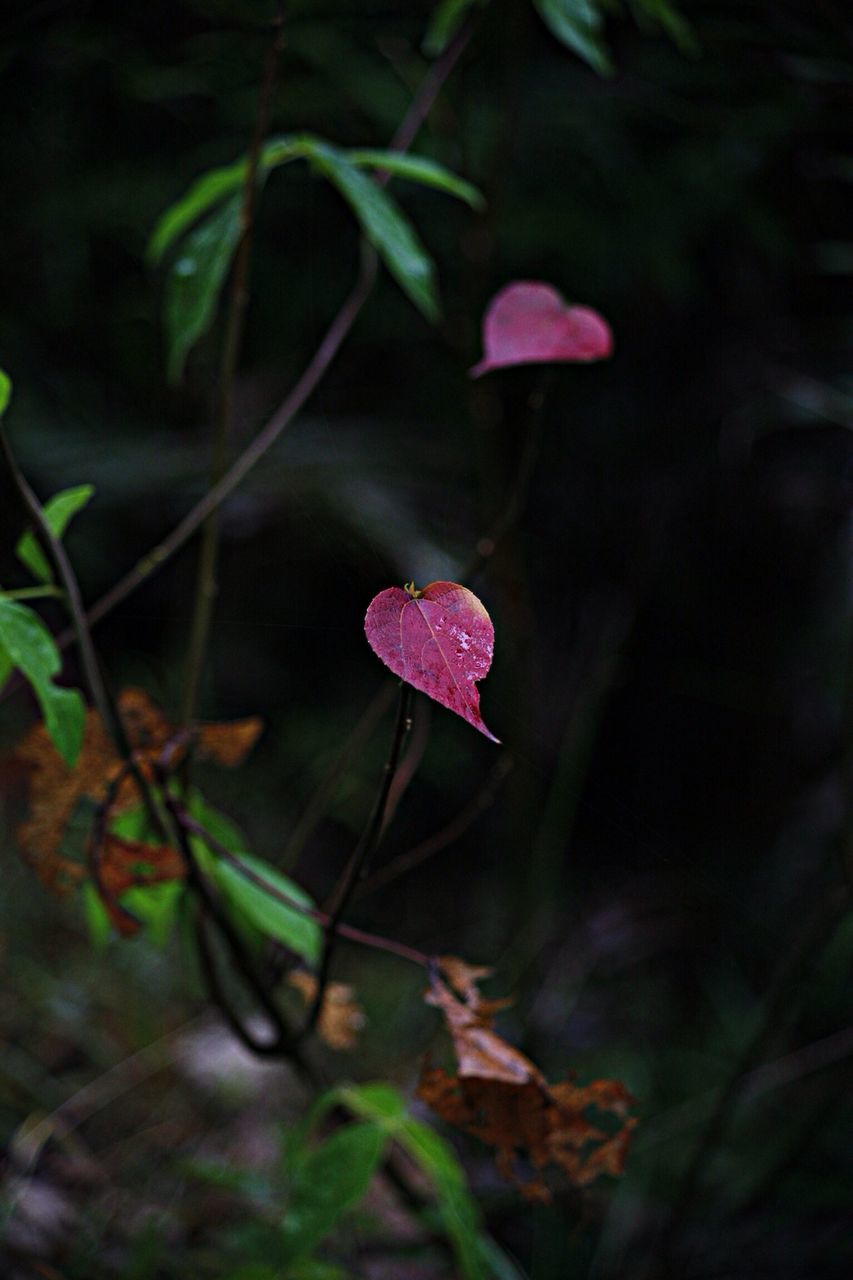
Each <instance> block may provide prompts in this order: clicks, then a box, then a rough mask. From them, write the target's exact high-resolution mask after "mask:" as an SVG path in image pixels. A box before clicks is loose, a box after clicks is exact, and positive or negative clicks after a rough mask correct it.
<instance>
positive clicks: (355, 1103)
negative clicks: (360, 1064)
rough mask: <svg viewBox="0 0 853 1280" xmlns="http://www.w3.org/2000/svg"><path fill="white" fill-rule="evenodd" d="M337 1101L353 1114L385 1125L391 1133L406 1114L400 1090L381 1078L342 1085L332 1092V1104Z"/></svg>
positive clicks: (335, 1103)
mask: <svg viewBox="0 0 853 1280" xmlns="http://www.w3.org/2000/svg"><path fill="white" fill-rule="evenodd" d="M338 1101H340V1102H342V1103H343V1104H344V1106H345V1107H347V1108H348V1109H349V1110H350V1111H352V1112H353V1113H354V1114H355V1115H358V1116H361V1117H362V1119H364V1120H373V1121H375V1122H376V1123H377V1124H382V1125H385V1126H386V1128H388V1130H389V1132H393V1133H396V1131H397V1129H398V1128H399V1126H400V1125H401V1124H402V1122H403V1121H404V1120H406V1118H407V1116H408V1112H407V1110H406V1102H405V1099H404V1097H403V1095H402V1094H401V1093H400V1090H399V1089H395V1088H394V1086H393V1085H391V1084H386V1083H385V1082H384V1081H382V1080H372V1081H370V1083H368V1084H360V1085H344V1086H343V1087H342V1088H340V1089H338V1090H336V1091H333V1092H332V1105H333V1106H334V1105H337V1103H338Z"/></svg>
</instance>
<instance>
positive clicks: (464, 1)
mask: <svg viewBox="0 0 853 1280" xmlns="http://www.w3.org/2000/svg"><path fill="white" fill-rule="evenodd" d="M479 3H481V0H441V3H440V4H438V5H437V6H436V8H435V9H434V10H433V13H432V17H431V18H430V21H429V27H428V28H427V33H426V35H425V36H424V42H423V45H422V48H423V51H424V53H425V54H426V56H427V57H428V58H437V57H438V55H439V54H440V53H442V52H443V51H444V49H445V48H446V47H447V45H448V44H449V43H450V41H451V40H452V39H453V37H454V36H455V35H456V32H457V31H458V30H459V28H460V27H461V26H462V23H463V22H464V21H465V17H466V15H467V13H468V10H469V9H473V7H474V5H475V4H479Z"/></svg>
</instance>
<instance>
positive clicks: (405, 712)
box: [302, 680, 412, 1035]
mask: <svg viewBox="0 0 853 1280" xmlns="http://www.w3.org/2000/svg"><path fill="white" fill-rule="evenodd" d="M411 692H412V690H411V686H410V685H408V684H406V682H405V680H401V681H400V697H399V702H398V705H397V718H396V721H395V723H394V733H393V736H392V738H391V748H390V750H389V752H388V759H387V760H386V762H385V768H384V770H383V772H382V781H381V783H380V786H379V793H378V795H377V797H376V803H375V804H374V806H373V812H372V813H371V815H370V821H369V822H368V824H367V826H366V828H365V830H364V834H363V835H362V837H361V839H360V840H359V842H358V844H357V845H356V847H355V849H354V850H353V853H352V856H351V858H350V860H349V862H348V863H347V865H346V867H345V868H344V872H343V875H342V876H341V879H340V881H339V883H338V885H337V888H336V890H335V893H334V895H333V897H332V902H331V907H330V910H329V920H328V923H327V925H326V943H325V946H324V948H323V956H322V959H321V960H320V968H319V971H318V974H317V992H316V995H315V997H314V1003H313V1004H312V1006H311V1008H310V1009H309V1011H308V1016H307V1018H306V1019H305V1025H304V1027H303V1029H302V1034H303V1035H305V1034H306V1033H307V1032H309V1031H311V1030H312V1029H313V1027H314V1025H315V1023H316V1021H317V1018H318V1017H319V1015H320V1010H321V1008H322V1007H323V996H324V994H325V990H326V983H327V982H328V980H329V970H330V968H331V964H332V955H333V953H334V949H335V934H336V933H337V932H338V929H339V927H340V924H341V921H342V920H343V916H344V912H345V911H346V909H347V907H348V906H349V904H350V902H351V900H352V896H353V893H354V892H355V888H356V885H357V884H358V882H359V880H360V879H362V877H363V876H365V875H366V874H367V872H368V870H369V868H370V863H371V862H372V860H373V855H374V854H375V853H376V850H377V848H378V846H379V841H380V840H381V838H382V831H383V828H384V825H385V814H386V811H387V808H388V798H389V796H390V794H391V787H392V784H393V782H394V775H395V774H396V772H397V766H398V764H399V763H400V753H401V751H402V750H403V742H404V741H405V737H406V733H407V732H408V730H409V728H410V727H411V720H410V717H409V707H410V705H411Z"/></svg>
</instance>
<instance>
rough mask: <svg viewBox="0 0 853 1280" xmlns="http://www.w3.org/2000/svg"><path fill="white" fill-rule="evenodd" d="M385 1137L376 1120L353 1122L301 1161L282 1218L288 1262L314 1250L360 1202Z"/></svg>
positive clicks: (337, 1131) (380, 1156)
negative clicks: (374, 1122) (285, 1211)
mask: <svg viewBox="0 0 853 1280" xmlns="http://www.w3.org/2000/svg"><path fill="white" fill-rule="evenodd" d="M386 1140H387V1139H386V1135H385V1133H384V1131H383V1130H382V1129H381V1128H380V1127H379V1126H378V1125H375V1124H370V1123H369V1122H365V1123H359V1124H350V1125H347V1126H346V1127H345V1128H343V1129H338V1130H336V1132H335V1133H333V1134H332V1135H331V1137H329V1138H327V1139H326V1141H325V1142H323V1143H322V1144H321V1145H320V1146H319V1147H316V1148H314V1149H313V1150H311V1151H309V1152H308V1153H307V1154H306V1155H305V1157H304V1158H303V1159H302V1160H300V1161H299V1163H298V1164H297V1165H296V1167H295V1168H294V1170H293V1175H292V1176H293V1181H292V1184H291V1188H290V1202H289V1205H288V1209H287V1213H286V1214H285V1217H284V1221H283V1223H282V1237H283V1242H284V1250H285V1256H286V1258H287V1260H288V1262H297V1261H299V1260H301V1259H303V1258H305V1257H306V1256H307V1255H308V1254H310V1253H311V1251H312V1250H313V1249H314V1248H315V1247H316V1246H317V1245H318V1244H319V1243H320V1241H321V1240H323V1239H324V1238H325V1237H326V1236H327V1235H328V1234H329V1232H330V1231H331V1230H332V1228H333V1227H334V1226H335V1223H336V1222H337V1221H338V1219H339V1218H340V1217H341V1215H342V1214H343V1213H344V1212H345V1211H346V1210H347V1209H349V1208H351V1207H352V1206H353V1205H355V1204H357V1203H358V1201H359V1200H360V1199H361V1198H362V1196H363V1195H364V1194H365V1192H366V1191H367V1188H368V1187H369V1186H370V1180H371V1178H372V1177H373V1174H374V1173H375V1171H376V1167H377V1165H378V1164H379V1161H380V1160H381V1159H382V1154H383V1152H384V1150H385V1143H386Z"/></svg>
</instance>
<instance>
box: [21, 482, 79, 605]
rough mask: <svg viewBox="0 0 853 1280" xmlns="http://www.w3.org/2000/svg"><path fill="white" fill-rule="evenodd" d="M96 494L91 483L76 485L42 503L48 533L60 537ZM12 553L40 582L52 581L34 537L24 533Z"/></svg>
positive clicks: (48, 566)
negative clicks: (49, 531)
mask: <svg viewBox="0 0 853 1280" xmlns="http://www.w3.org/2000/svg"><path fill="white" fill-rule="evenodd" d="M94 492H95V489H94V486H93V485H91V484H78V485H75V486H74V488H72V489H62V490H60V492H59V493H55V494H54V495H53V497H52V498H49V499H48V501H47V502H46V503H45V504H44V518H45V520H46V521H47V523H48V526H49V528H50V530H51V532H52V533H53V534H54V535H55V536H56V537H57V538H61V537H62V535H63V534H64V533H65V530H66V529H67V528H68V524H69V522H70V521H71V519H72V518H73V517H74V516H75V515H76V514H77V512H78V511H81V510H82V509H83V507H85V505H86V503H87V502H88V501H89V499H90V498H91V496H92V494H93V493H94ZM15 554H16V555H17V557H18V559H19V560H20V561H21V562H22V564H24V565H26V567H27V568H28V569H29V571H30V573H31V574H32V575H33V577H34V578H37V579H38V580H39V582H52V581H53V573H52V571H51V568H50V565H49V564H48V562H47V559H46V558H45V555H44V552H43V551H42V549H41V547H40V546H39V544H38V541H37V540H36V537H35V534H33V533H30V532H27V533H25V534H22V536H21V537H20V538H19V539H18V545H17V546H16V547H15Z"/></svg>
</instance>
